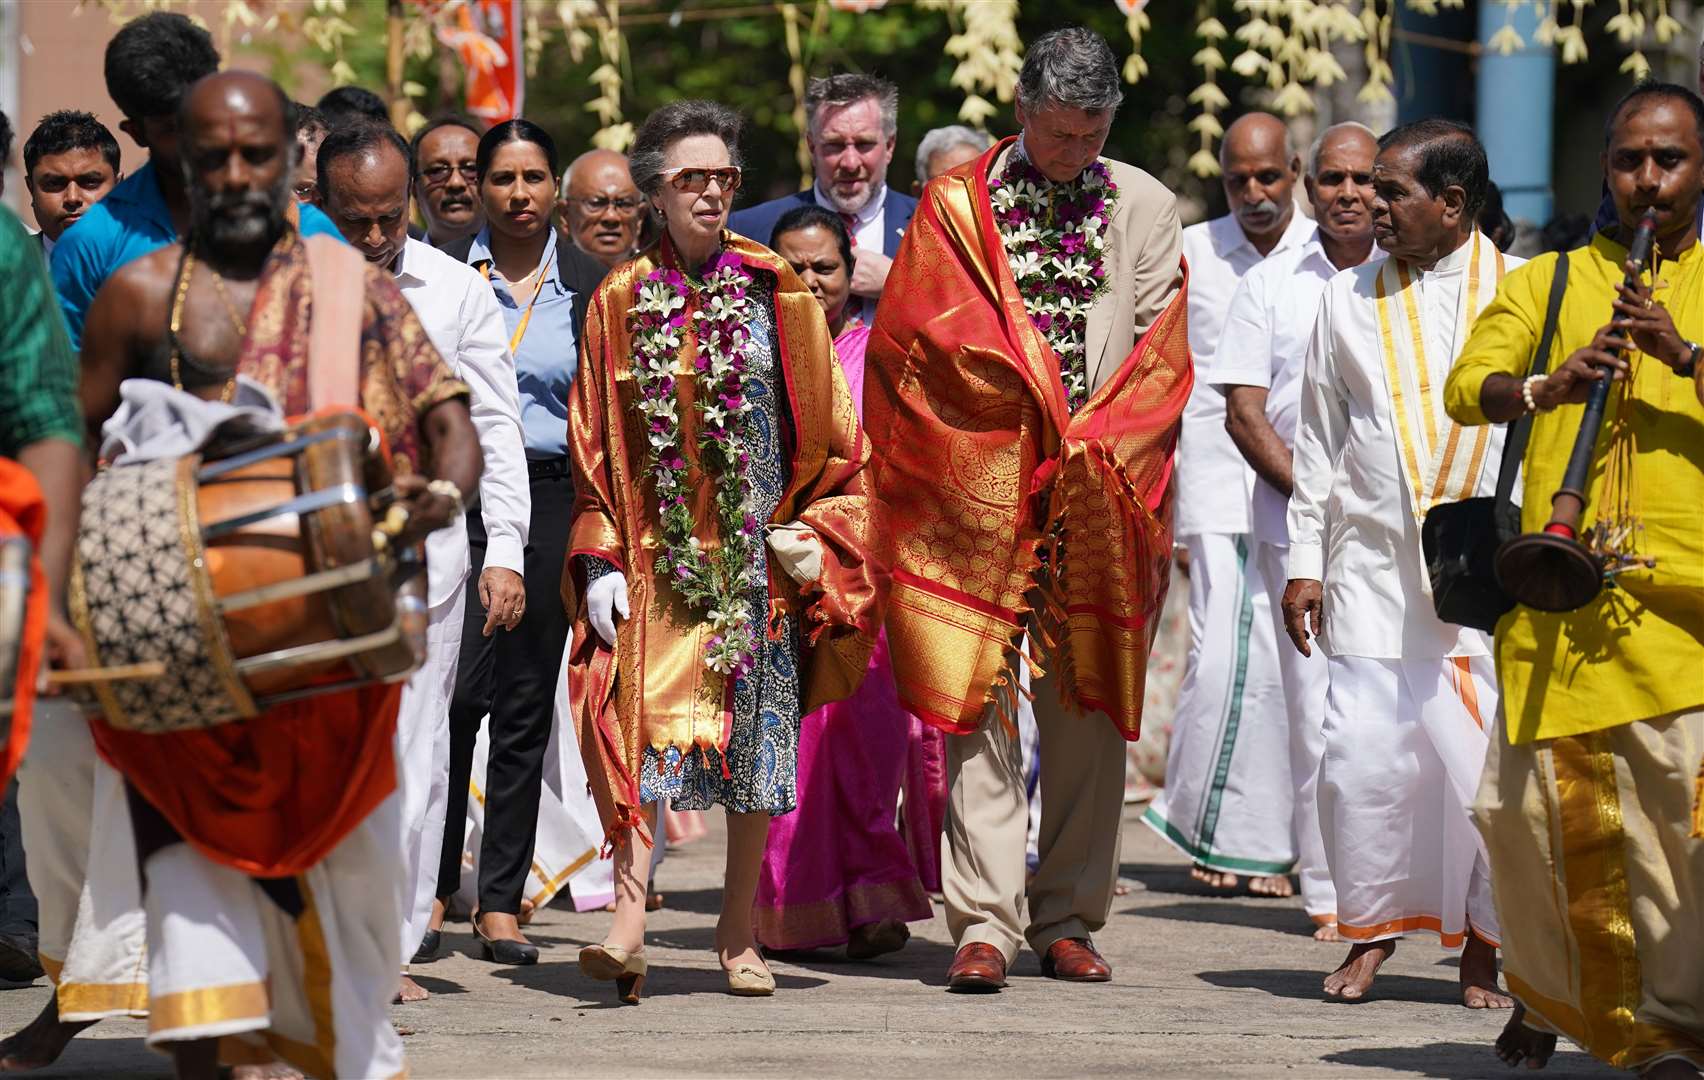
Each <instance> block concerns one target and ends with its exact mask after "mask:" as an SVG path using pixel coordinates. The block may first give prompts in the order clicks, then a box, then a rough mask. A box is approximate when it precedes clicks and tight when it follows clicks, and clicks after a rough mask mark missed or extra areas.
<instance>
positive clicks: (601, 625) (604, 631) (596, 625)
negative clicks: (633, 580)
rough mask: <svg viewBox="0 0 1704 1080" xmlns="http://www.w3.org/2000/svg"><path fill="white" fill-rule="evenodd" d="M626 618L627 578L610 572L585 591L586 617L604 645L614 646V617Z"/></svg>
mask: <svg viewBox="0 0 1704 1080" xmlns="http://www.w3.org/2000/svg"><path fill="white" fill-rule="evenodd" d="M618 614H619V615H620V616H621V617H622V618H624V619H625V618H627V615H628V611H627V578H626V577H625V576H624V575H623V574H622V573H621V572H620V571H611V572H610V573H607V574H605V575H604V576H603V577H601V578H598V579H597V580H596V581H594V582H592V584H591V587H590V588H588V589H587V590H586V617H587V618H589V619H590V620H591V621H592V629H593V630H596V631H597V632H598V637H601V638H603V639H604V644H605V645H609V646H612V647H613V646H614V645H615V616H616V615H618Z"/></svg>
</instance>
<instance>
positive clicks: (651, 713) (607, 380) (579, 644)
mask: <svg viewBox="0 0 1704 1080" xmlns="http://www.w3.org/2000/svg"><path fill="white" fill-rule="evenodd" d="M724 243H725V246H726V249H727V250H729V251H732V252H734V253H736V254H738V255H739V256H740V257H741V259H742V260H744V262H745V265H746V267H747V269H748V270H753V271H755V272H756V273H763V272H767V273H769V274H771V275H773V277H774V278H775V282H776V287H775V304H774V317H775V327H776V336H777V337H778V339H779V341H780V355H779V356H778V357H777V361H778V363H779V364H780V368H781V374H782V379H781V381H782V382H783V383H784V385H785V387H786V391H787V401H786V405H787V406H788V407H789V408H790V412H791V417H792V423H791V425H790V430H789V431H788V432H787V435H788V436H789V437H790V439H789V440H787V441H784V443H783V453H788V454H790V470H789V474H788V482H787V488H786V490H785V492H784V493H783V495H782V498H781V504H780V506H779V507H777V508H776V511H775V514H774V516H773V517H772V518H771V519H770V521H771V523H773V524H784V523H789V522H793V521H799V522H803V523H804V524H806V525H809V526H810V527H811V528H812V529H814V530H815V531H816V533H817V535H818V536H820V537H821V538H822V541H823V545H824V549H825V558H824V560H823V573H822V577H821V579H820V581H819V583H818V587H817V588H815V589H812V590H810V591H809V592H807V593H801V590H800V589H799V588H798V587H797V586H796V585H794V584H793V582H792V581H791V579H789V578H788V577H787V576H786V575H785V574H784V573H782V572H780V570H779V569H778V568H777V566H776V564H775V560H774V558H773V556H771V557H770V559H769V595H770V597H771V606H770V619H771V623H772V625H774V624H775V620H777V619H778V618H779V617H780V616H782V615H784V614H785V613H788V612H791V613H793V614H795V615H797V616H798V617H799V619H800V624H801V635H802V638H803V640H802V641H801V643H800V688H801V691H802V694H803V699H802V703H803V707H804V709H805V711H807V712H808V711H810V710H813V709H815V708H817V707H818V706H820V705H823V704H825V703H827V702H830V701H838V700H840V699H841V698H844V697H846V696H848V695H850V694H851V693H852V691H853V690H854V689H856V688H857V686H858V683H859V681H860V680H861V679H862V678H863V675H864V669H865V667H866V665H867V664H868V662H869V656H870V652H871V650H872V649H873V648H874V646H875V635H876V633H877V631H878V629H879V628H880V611H879V600H880V597H881V594H882V593H883V592H884V591H885V587H886V582H885V574H884V573H883V572H882V571H881V569H880V568H879V566H878V564H877V563H876V562H875V560H874V559H873V558H872V554H873V546H872V544H871V543H870V539H869V534H870V531H871V529H872V522H871V518H870V506H869V499H868V498H867V496H866V494H865V486H864V485H865V477H864V467H865V465H866V464H867V463H868V461H869V448H868V444H867V443H866V442H865V439H864V434H863V431H862V429H861V428H860V427H859V425H858V418H857V414H856V413H855V412H854V410H853V407H852V397H851V394H850V393H849V392H848V390H847V388H846V379H845V377H844V376H843V375H842V374H841V372H840V365H839V364H838V363H837V362H836V361H835V359H834V345H833V339H832V337H831V336H830V334H829V331H828V324H827V322H826V321H825V320H824V318H823V314H822V308H821V306H820V305H819V304H818V303H817V301H816V299H815V298H814V297H813V296H812V295H811V294H810V292H809V290H807V289H806V288H805V286H804V285H803V283H801V282H800V281H799V279H798V277H797V275H795V274H794V273H793V270H792V268H791V267H790V266H788V265H787V263H786V262H785V261H783V260H782V259H781V258H779V257H778V256H777V255H776V254H775V253H774V252H772V251H770V250H769V249H768V248H765V247H763V246H761V245H759V244H756V243H754V242H752V241H751V240H747V239H745V238H744V237H741V236H737V235H735V234H733V233H725V234H724ZM665 259H666V260H668V261H669V264H670V265H673V264H674V257H673V255H672V253H670V252H669V251H668V250H667V242H666V240H665V242H664V244H663V245H659V246H657V247H653V248H652V249H651V250H649V251H647V252H645V253H643V254H641V255H639V256H638V257H637V258H634V259H632V260H631V261H629V262H626V263H623V264H621V265H620V266H617V267H616V268H615V269H614V270H612V271H610V273H609V276H608V277H607V278H605V279H604V282H603V284H602V285H601V286H600V287H599V288H598V291H597V292H596V293H595V294H594V295H593V297H592V301H591V306H590V309H589V310H588V312H587V315H586V333H585V339H584V341H583V342H582V343H581V351H580V369H579V373H578V374H577V375H576V377H575V379H574V387H573V390H572V392H571V394H570V398H569V406H568V443H569V453H570V456H571V458H572V460H573V467H574V482H575V505H574V524H573V527H572V531H571V532H570V535H569V544H568V548H569V558H568V564H567V566H566V567H564V570H563V579H562V598H563V602H564V604H565V605H566V606H567V609H568V613H569V615H570V617H572V618H573V620H574V627H573V633H572V637H571V640H570V644H569V660H568V663H569V686H570V688H571V696H572V699H573V701H572V704H573V711H574V720H575V726H576V729H577V731H578V736H579V739H580V747H581V753H582V756H583V757H584V759H585V762H586V771H587V779H588V780H589V781H590V785H591V790H592V795H593V799H594V801H595V802H596V803H597V806H598V813H599V815H600V816H601V818H602V820H603V824H604V829H605V831H606V835H607V837H608V839H609V840H610V842H611V843H612V844H619V843H620V842H621V841H622V840H623V839H624V838H625V834H626V831H627V830H628V829H629V828H632V827H638V828H639V831H640V835H641V838H642V839H644V840H645V842H646V843H650V837H649V835H648V834H647V833H646V831H645V829H644V826H643V821H642V819H641V818H640V817H639V814H638V810H639V780H638V778H639V766H640V764H641V762H642V761H643V757H644V752H645V748H646V747H655V748H656V749H657V750H659V751H661V750H663V749H664V748H666V747H670V746H674V747H678V748H679V749H681V751H682V752H691V751H692V750H693V749H695V748H697V749H699V750H700V751H705V750H708V749H710V748H714V749H716V750H718V751H725V750H726V749H727V744H728V735H729V731H730V727H731V723H732V712H731V705H732V697H733V694H732V691H733V684H732V683H731V682H730V681H729V680H728V679H726V678H724V677H723V676H721V675H718V674H716V673H715V672H713V671H711V670H710V669H709V668H707V667H705V665H704V646H705V641H706V640H707V639H708V638H709V636H710V633H711V631H710V628H709V623H708V620H707V618H706V613H704V612H700V611H696V610H692V609H689V608H688V607H687V606H686V604H685V603H684V601H682V600H681V599H680V597H679V595H678V594H676V593H675V591H674V590H673V589H672V588H671V587H669V586H668V585H667V583H666V582H664V581H661V580H658V579H657V578H656V577H655V576H654V573H653V565H654V563H655V559H656V551H657V549H658V547H659V546H660V545H661V543H662V537H661V529H660V525H659V523H658V520H657V497H656V490H655V487H654V485H653V483H652V482H651V480H650V477H649V470H648V465H647V455H648V453H649V446H648V443H647V439H646V434H645V425H644V421H643V419H642V417H641V416H640V413H639V411H638V409H637V407H636V402H637V401H638V393H637V382H636V380H635V379H634V377H633V357H632V339H631V336H630V333H629V326H628V321H627V320H628V312H629V310H630V309H631V308H632V306H633V301H634V297H635V295H636V293H637V291H638V288H639V286H640V285H642V284H643V283H644V280H645V277H646V275H647V274H649V273H650V272H651V271H652V270H654V269H656V268H657V266H659V265H660V264H662V263H663V261H664V260H665ZM691 310H693V309H692V308H690V307H689V309H688V311H689V313H690V311H691ZM696 345H697V343H696V340H695V338H694V337H693V335H692V332H691V323H690V320H689V322H688V325H687V332H686V340H685V342H684V343H683V346H682V350H681V360H680V367H679V369H678V371H677V372H676V375H675V379H676V384H677V386H678V387H679V390H678V393H679V395H680V408H679V410H678V412H679V415H680V417H681V443H682V446H683V447H684V452H685V454H686V457H687V460H688V461H689V462H691V463H692V464H693V468H694V469H695V471H696V463H697V461H698V450H697V439H698V436H697V432H698V414H697V412H696V411H695V410H694V409H693V408H692V407H691V405H692V402H693V400H694V396H695V391H696V386H697V375H696V373H695V372H694V371H693V370H692V366H691V363H692V358H693V356H694V355H695V353H696ZM784 426H786V425H784ZM700 479H701V482H699V483H697V484H696V485H695V486H694V492H695V494H694V505H693V514H694V516H695V518H696V520H697V521H698V522H699V523H700V526H699V531H698V533H697V536H698V538H699V540H700V541H701V542H703V543H704V544H705V545H706V546H712V545H714V544H716V543H718V535H717V531H716V526H715V519H714V516H713V515H714V510H713V507H712V503H711V497H712V485H711V484H710V483H709V482H708V481H703V480H702V478H700ZM576 555H593V556H597V557H598V558H601V559H605V560H607V561H609V562H610V563H612V564H614V565H615V566H616V567H617V568H618V569H620V570H621V571H622V572H623V573H624V574H625V575H626V578H627V588H628V598H629V603H630V608H631V611H632V616H631V617H630V618H628V619H625V620H622V621H621V622H620V625H619V627H618V630H617V634H616V647H615V649H614V651H613V653H612V651H611V650H610V649H609V648H607V647H606V646H604V645H603V642H602V639H601V638H599V637H598V635H597V633H596V631H594V630H593V629H592V628H591V625H590V623H589V621H588V619H587V615H586V610H585V605H584V603H583V601H582V599H581V594H582V592H583V588H584V584H585V583H584V580H583V575H582V573H581V568H580V566H579V565H578V562H579V560H577V559H576V558H574V556H576Z"/></svg>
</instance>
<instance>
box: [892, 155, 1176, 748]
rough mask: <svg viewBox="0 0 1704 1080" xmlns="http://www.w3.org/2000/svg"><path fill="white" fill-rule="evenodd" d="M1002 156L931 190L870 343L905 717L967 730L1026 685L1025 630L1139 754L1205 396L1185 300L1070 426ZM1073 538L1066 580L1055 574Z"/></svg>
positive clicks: (1036, 649) (1062, 681)
mask: <svg viewBox="0 0 1704 1080" xmlns="http://www.w3.org/2000/svg"><path fill="white" fill-rule="evenodd" d="M1000 149H1001V147H1000V146H995V147H994V148H993V149H991V150H990V151H988V152H987V153H986V154H984V155H983V157H982V158H980V159H978V160H977V161H976V162H974V163H972V164H971V165H969V166H966V167H965V168H963V169H960V170H954V172H952V173H950V174H948V175H946V176H943V177H941V178H939V179H937V180H935V181H934V182H932V183H931V184H930V185H929V187H928V189H927V191H926V193H925V195H924V198H923V202H922V203H921V204H920V205H919V206H918V208H917V214H916V216H915V217H914V218H913V219H912V222H911V225H910V227H909V228H908V229H907V230H906V235H905V240H904V242H903V244H902V246H901V250H900V254H899V257H898V258H897V259H896V260H895V262H894V270H893V273H892V275H891V276H890V277H889V279H888V283H887V288H886V290H885V300H884V302H883V304H882V305H881V308H880V309H879V311H878V313H877V316H876V325H875V329H874V332H873V333H872V334H871V337H870V344H869V362H868V367H867V373H866V378H867V379H868V383H867V390H866V394H865V399H864V409H865V424H866V427H867V429H868V431H869V434H870V440H871V443H872V445H873V446H874V447H875V448H876V457H875V459H874V461H873V463H872V472H873V473H874V487H875V489H876V494H877V496H878V498H879V499H880V502H881V504H882V505H881V509H880V513H881V515H882V522H883V530H882V537H881V538H882V540H883V543H884V549H883V552H882V555H883V559H884V561H885V562H887V563H888V564H889V565H890V566H891V569H892V574H893V583H892V592H891V594H890V596H889V600H888V614H887V632H888V643H889V647H890V649H891V652H892V658H893V666H894V674H895V676H896V678H897V680H898V682H899V692H900V698H901V701H902V702H903V703H904V705H905V707H906V708H908V709H910V710H911V711H912V712H913V713H915V714H916V715H917V716H919V717H920V718H922V719H923V720H925V721H926V722H928V723H930V724H933V725H934V726H936V727H939V728H942V729H943V730H946V731H949V732H956V733H968V732H971V731H974V730H976V728H977V727H978V725H979V724H980V722H981V718H982V715H983V712H984V710H985V708H986V706H987V704H988V703H989V701H990V700H993V699H994V697H995V694H994V691H995V689H996V687H998V686H1001V685H1004V684H1006V683H1008V682H1012V681H1015V680H1014V679H1013V673H1014V665H1015V664H1016V663H1017V662H1018V660H1017V650H1018V649H1019V648H1021V645H1020V644H1019V643H1020V641H1021V638H1022V635H1023V634H1024V632H1025V631H1026V630H1027V631H1028V633H1029V637H1030V641H1031V654H1032V658H1033V659H1039V661H1040V665H1039V666H1040V667H1041V668H1044V669H1045V670H1046V671H1047V672H1048V673H1050V674H1053V675H1055V676H1057V677H1058V680H1059V686H1060V692H1061V693H1062V694H1063V696H1064V698H1065V703H1066V705H1067V706H1068V707H1071V708H1074V709H1077V710H1080V711H1083V712H1096V711H1098V712H1105V713H1106V714H1107V715H1108V716H1110V717H1111V719H1112V721H1113V723H1114V724H1116V725H1117V726H1118V728H1119V730H1120V732H1122V733H1123V735H1124V737H1125V738H1127V739H1135V738H1136V737H1137V736H1138V734H1139V731H1140V727H1141V719H1142V702H1143V697H1144V691H1143V687H1144V681H1145V677H1146V668H1147V659H1148V647H1149V645H1150V644H1151V642H1152V639H1153V634H1154V628H1155V626H1156V624H1157V619H1158V613H1159V610H1160V606H1161V604H1162V603H1163V602H1164V600H1165V593H1166V585H1167V582H1168V567H1169V562H1170V559H1171V525H1170V521H1171V484H1170V480H1171V472H1172V454H1173V451H1174V449H1175V448H1176V445H1177V433H1178V423H1179V417H1180V416H1181V415H1182V412H1183V406H1184V402H1185V401H1187V400H1188V398H1189V391H1190V387H1191V385H1192V384H1193V374H1192V371H1191V365H1190V356H1189V342H1188V338H1187V324H1186V314H1185V312H1186V288H1187V286H1186V288H1185V289H1180V290H1179V291H1178V293H1177V295H1176V296H1175V297H1174V298H1173V299H1172V302H1171V303H1170V304H1169V305H1168V306H1167V308H1166V309H1165V311H1164V312H1162V313H1161V314H1160V316H1159V318H1158V319H1157V320H1155V322H1154V324H1153V326H1151V327H1150V328H1149V330H1148V332H1147V333H1146V334H1144V335H1143V336H1142V338H1141V339H1140V340H1139V341H1137V342H1136V344H1135V347H1134V348H1133V349H1132V350H1131V352H1130V354H1129V355H1128V356H1127V357H1126V358H1125V360H1124V362H1123V363H1122V364H1121V365H1120V366H1119V368H1118V370H1117V371H1116V372H1114V373H1113V374H1112V375H1111V377H1109V378H1108V379H1106V381H1105V382H1104V383H1103V384H1102V385H1100V386H1099V387H1098V388H1094V389H1093V390H1092V392H1091V394H1090V396H1089V400H1088V401H1087V402H1086V403H1085V404H1084V405H1083V407H1082V408H1081V409H1079V410H1078V411H1077V413H1076V414H1075V415H1072V414H1071V413H1070V412H1069V411H1068V410H1067V408H1066V401H1065V392H1064V387H1063V385H1062V384H1061V382H1060V378H1059V362H1058V360H1057V358H1056V357H1055V356H1054V354H1053V351H1052V349H1051V348H1050V347H1049V346H1048V344H1047V342H1046V339H1045V338H1043V336H1042V334H1041V332H1040V331H1038V330H1037V329H1036V327H1035V325H1034V324H1033V323H1032V322H1031V321H1030V318H1029V316H1028V314H1027V313H1026V310H1025V307H1024V300H1023V296H1022V295H1021V294H1020V293H1019V292H1018V288H1017V284H1016V282H1015V281H1014V280H1013V278H1012V272H1011V269H1010V267H1009V266H1008V265H1007V261H1006V255H1005V251H1004V249H1003V248H1002V246H1001V242H1000V236H999V233H998V232H997V231H996V225H995V222H994V217H993V213H992V211H991V209H990V207H989V199H988V181H987V177H988V171H989V168H990V166H991V164H992V162H993V161H994V160H995V158H996V156H997V155H998V153H999V151H1000ZM1112 242H1113V240H1112V238H1111V237H1109V238H1108V243H1109V244H1110V243H1112ZM1121 287H1128V286H1127V283H1121V282H1119V281H1117V280H1114V281H1113V282H1112V288H1113V289H1114V290H1117V289H1119V288H1121ZM1111 300H1112V296H1111V295H1107V296H1103V297H1102V298H1101V302H1102V303H1107V302H1110V301H1111ZM1056 530H1059V531H1062V532H1063V535H1064V542H1063V544H1062V545H1060V546H1059V547H1057V548H1053V550H1052V551H1051V552H1050V553H1049V557H1050V558H1051V559H1052V560H1054V564H1055V565H1056V566H1060V567H1061V569H1060V570H1059V571H1058V572H1040V570H1039V567H1040V558H1039V553H1040V552H1042V551H1044V550H1046V549H1048V548H1050V547H1052V540H1051V539H1050V538H1051V537H1052V536H1053V535H1054V534H1055V532H1056ZM1036 654H1039V656H1037V655H1036ZM1001 696H1002V697H1006V696H1007V695H1001Z"/></svg>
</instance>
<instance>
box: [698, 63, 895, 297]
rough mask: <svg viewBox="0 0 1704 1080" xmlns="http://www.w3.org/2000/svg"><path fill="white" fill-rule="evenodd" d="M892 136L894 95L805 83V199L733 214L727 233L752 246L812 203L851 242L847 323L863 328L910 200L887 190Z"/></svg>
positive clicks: (870, 84) (879, 89) (884, 86)
mask: <svg viewBox="0 0 1704 1080" xmlns="http://www.w3.org/2000/svg"><path fill="white" fill-rule="evenodd" d="M898 135H899V88H898V87H896V86H894V84H893V83H891V82H888V81H887V80H886V79H882V78H878V77H877V76H875V75H863V74H839V75H830V76H828V77H827V78H822V79H812V80H811V82H810V85H809V86H807V87H806V88H805V141H806V143H808V144H809V146H810V149H811V164H812V169H813V170H814V171H815V173H816V182H815V183H814V184H812V185H811V187H810V189H809V190H808V191H801V192H798V193H797V194H793V195H783V196H782V197H781V198H779V199H772V200H770V201H769V202H766V203H761V204H759V205H757V206H753V207H750V208H748V209H745V210H741V211H738V212H737V213H735V214H734V215H733V216H732V217H730V218H729V219H728V227H729V228H730V229H732V230H733V231H734V232H737V233H739V234H740V235H741V236H749V237H751V238H752V239H753V240H756V241H757V242H758V243H760V244H768V243H769V242H770V240H771V239H773V234H774V232H775V223H776V222H777V221H780V220H781V215H782V214H785V213H786V212H787V211H789V210H791V209H792V208H793V207H795V206H800V205H804V204H808V203H812V202H814V203H816V204H817V205H818V206H822V207H826V208H827V209H829V210H832V211H834V212H835V213H837V214H839V215H840V217H841V220H843V221H845V222H846V228H847V231H849V232H850V233H851V234H852V247H853V250H852V256H853V259H854V260H855V262H854V265H853V269H852V295H853V296H854V297H856V298H857V299H856V301H855V302H854V303H851V304H849V305H848V306H847V309H846V310H847V314H848V317H850V318H852V319H855V320H857V321H858V322H861V323H863V324H865V325H869V324H871V323H873V322H874V321H875V318H876V301H878V300H879V299H881V295H882V287H883V286H884V285H885V284H886V283H887V276H888V269H889V268H890V267H891V266H892V265H893V256H894V255H895V254H896V253H897V252H898V251H899V239H900V236H901V235H902V234H903V233H904V232H905V226H906V225H907V224H908V223H910V221H911V215H912V213H913V212H915V211H916V209H917V200H916V199H913V198H912V197H911V196H909V195H905V194H903V193H901V192H898V191H894V190H893V189H892V188H890V187H888V183H887V168H888V164H889V163H890V162H891V161H893V148H894V144H895V142H896V140H897V138H898Z"/></svg>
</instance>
